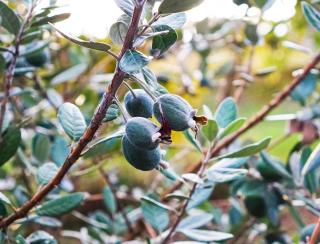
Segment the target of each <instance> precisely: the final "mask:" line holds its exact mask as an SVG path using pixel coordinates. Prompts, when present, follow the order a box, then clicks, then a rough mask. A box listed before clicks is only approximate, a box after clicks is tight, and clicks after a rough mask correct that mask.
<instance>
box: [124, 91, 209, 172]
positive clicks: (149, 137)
mask: <svg viewBox="0 0 320 244" xmlns="http://www.w3.org/2000/svg"><path fill="white" fill-rule="evenodd" d="M124 103H125V107H126V110H127V111H128V113H129V114H130V115H131V116H132V118H131V119H129V120H128V122H127V123H126V128H125V135H124V137H123V139H122V150H123V154H124V156H125V158H126V160H127V161H128V162H129V163H130V164H131V165H132V166H134V167H135V168H137V169H139V170H143V171H148V170H152V169H154V168H156V167H157V166H158V165H159V164H160V163H161V160H162V156H161V150H160V146H159V144H160V143H165V144H168V143H171V137H170V134H171V131H172V130H173V131H184V130H187V129H189V128H191V129H192V130H194V131H197V130H198V129H197V124H198V122H199V123H200V122H203V121H204V120H205V119H203V117H197V116H195V114H196V110H194V109H193V108H192V107H191V105H190V104H189V103H188V102H187V101H186V100H184V99H183V98H181V97H180V96H177V95H173V94H164V95H161V96H159V97H158V98H157V100H156V101H153V99H152V98H151V97H150V96H149V95H148V94H147V93H146V92H145V91H144V90H142V89H134V90H132V91H128V93H127V94H126V95H125V98H124ZM153 115H154V116H155V118H156V119H157V120H158V121H159V123H160V126H157V125H156V124H154V123H153V122H152V121H151V120H149V119H150V118H152V116H153Z"/></svg>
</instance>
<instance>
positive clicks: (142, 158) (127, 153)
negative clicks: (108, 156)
mask: <svg viewBox="0 0 320 244" xmlns="http://www.w3.org/2000/svg"><path fill="white" fill-rule="evenodd" d="M122 151H123V154H124V157H125V158H126V160H127V161H128V162H129V163H130V164H131V165H132V166H133V167H135V168H136V169H139V170H142V171H149V170H152V169H154V168H155V167H157V166H158V165H159V163H160V162H161V152H160V147H159V146H158V147H156V148H155V149H152V150H148V149H142V148H137V147H135V146H134V145H132V144H131V143H130V142H129V140H128V138H127V137H126V136H124V137H123V138H122Z"/></svg>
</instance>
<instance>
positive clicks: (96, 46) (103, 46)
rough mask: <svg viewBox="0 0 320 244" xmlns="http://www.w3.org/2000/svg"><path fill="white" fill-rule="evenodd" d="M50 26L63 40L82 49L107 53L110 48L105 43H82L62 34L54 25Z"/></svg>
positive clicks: (82, 41) (77, 39) (75, 38)
mask: <svg viewBox="0 0 320 244" xmlns="http://www.w3.org/2000/svg"><path fill="white" fill-rule="evenodd" d="M51 26H52V27H53V28H54V29H55V30H56V31H57V32H59V33H60V35H62V36H63V37H64V38H66V39H67V40H69V41H71V42H73V43H75V44H77V45H79V46H82V47H86V48H89V49H93V50H97V51H102V52H106V51H108V50H109V49H110V48H111V46H110V45H108V44H106V43H102V42H93V41H84V40H81V39H79V38H77V37H72V36H70V35H67V34H65V33H63V32H62V31H60V30H59V29H57V28H56V27H55V26H54V25H52V24H51Z"/></svg>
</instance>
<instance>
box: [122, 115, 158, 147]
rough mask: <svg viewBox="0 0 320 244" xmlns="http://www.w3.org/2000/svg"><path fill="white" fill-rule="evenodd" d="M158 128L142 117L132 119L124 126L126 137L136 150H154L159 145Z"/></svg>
mask: <svg viewBox="0 0 320 244" xmlns="http://www.w3.org/2000/svg"><path fill="white" fill-rule="evenodd" d="M159 130H160V128H159V127H157V126H156V125H155V124H154V123H152V122H151V121H150V120H148V119H146V118H143V117H134V118H132V119H130V120H129V121H128V123H127V124H126V137H127V138H128V140H129V141H130V143H131V144H132V145H134V146H136V147H138V148H144V149H154V148H156V147H157V146H158V145H159V142H160V136H161V134H160V133H159Z"/></svg>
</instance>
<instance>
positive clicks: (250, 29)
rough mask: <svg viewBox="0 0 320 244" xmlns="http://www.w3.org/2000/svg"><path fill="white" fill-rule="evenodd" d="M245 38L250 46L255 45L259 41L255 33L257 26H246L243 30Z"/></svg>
mask: <svg viewBox="0 0 320 244" xmlns="http://www.w3.org/2000/svg"><path fill="white" fill-rule="evenodd" d="M244 32H245V34H246V37H247V38H248V40H249V41H250V43H251V45H256V44H257V43H258V41H259V36H258V32H257V26H256V25H253V24H247V25H246V27H245V30H244Z"/></svg>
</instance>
